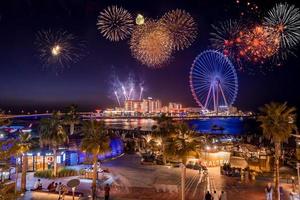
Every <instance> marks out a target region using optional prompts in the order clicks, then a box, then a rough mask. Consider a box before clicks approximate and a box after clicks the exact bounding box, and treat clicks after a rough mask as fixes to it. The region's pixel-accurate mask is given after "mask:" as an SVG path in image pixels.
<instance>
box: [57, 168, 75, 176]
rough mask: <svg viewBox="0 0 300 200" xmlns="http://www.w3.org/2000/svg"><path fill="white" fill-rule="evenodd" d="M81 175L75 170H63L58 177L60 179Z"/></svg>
mask: <svg viewBox="0 0 300 200" xmlns="http://www.w3.org/2000/svg"><path fill="white" fill-rule="evenodd" d="M78 174H79V173H78V171H77V170H75V169H68V168H62V169H61V170H60V171H59V172H58V174H57V176H58V177H68V176H77V175H78Z"/></svg>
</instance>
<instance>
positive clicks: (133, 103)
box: [125, 100, 143, 113]
mask: <svg viewBox="0 0 300 200" xmlns="http://www.w3.org/2000/svg"><path fill="white" fill-rule="evenodd" d="M142 104H143V101H142V100H126V101H125V111H133V112H140V113H141V112H143V110H142Z"/></svg>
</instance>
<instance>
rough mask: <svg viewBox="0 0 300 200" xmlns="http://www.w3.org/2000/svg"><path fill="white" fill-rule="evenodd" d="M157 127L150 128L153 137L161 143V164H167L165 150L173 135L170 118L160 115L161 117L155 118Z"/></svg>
mask: <svg viewBox="0 0 300 200" xmlns="http://www.w3.org/2000/svg"><path fill="white" fill-rule="evenodd" d="M156 121H157V124H158V126H156V125H154V126H153V127H152V134H153V137H155V138H158V139H160V140H161V141H162V143H161V151H162V156H163V163H164V164H166V163H167V159H166V155H165V148H166V142H167V140H168V138H169V137H170V136H171V135H172V134H173V133H174V125H173V121H172V118H171V117H168V116H166V115H162V116H161V117H158V118H156Z"/></svg>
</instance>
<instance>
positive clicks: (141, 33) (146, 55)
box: [130, 20, 173, 68]
mask: <svg viewBox="0 0 300 200" xmlns="http://www.w3.org/2000/svg"><path fill="white" fill-rule="evenodd" d="M172 47H173V38H172V34H171V33H170V31H169V30H168V29H167V28H165V26H163V25H162V24H161V23H160V22H155V21H151V20H147V22H146V23H145V24H143V25H140V26H137V27H136V28H135V30H134V31H133V33H132V37H131V40H130V49H131V52H132V55H133V56H134V57H135V58H136V59H137V60H139V61H140V62H141V63H142V64H144V65H147V66H149V67H152V68H157V67H160V66H162V64H164V63H166V62H167V61H168V60H169V59H170V57H171V55H172V52H173V51H172Z"/></svg>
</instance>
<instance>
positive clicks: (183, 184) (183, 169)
mask: <svg viewBox="0 0 300 200" xmlns="http://www.w3.org/2000/svg"><path fill="white" fill-rule="evenodd" d="M180 167H181V200H184V199H185V165H184V164H183V163H181V164H180Z"/></svg>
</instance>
